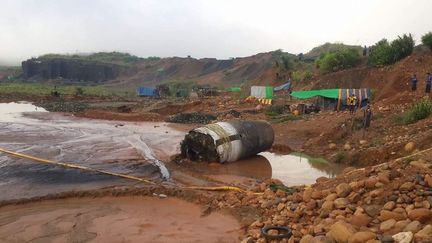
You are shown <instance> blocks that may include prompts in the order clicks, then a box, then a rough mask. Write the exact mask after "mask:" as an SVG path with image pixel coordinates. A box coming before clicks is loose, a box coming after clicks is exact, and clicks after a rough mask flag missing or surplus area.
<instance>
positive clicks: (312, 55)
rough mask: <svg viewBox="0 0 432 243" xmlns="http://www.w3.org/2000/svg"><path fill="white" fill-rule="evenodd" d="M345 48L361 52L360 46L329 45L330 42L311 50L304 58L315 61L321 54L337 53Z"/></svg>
mask: <svg viewBox="0 0 432 243" xmlns="http://www.w3.org/2000/svg"><path fill="white" fill-rule="evenodd" d="M347 48H353V49H357V50H358V51H361V50H362V47H361V46H354V45H345V44H343V43H330V42H327V43H324V44H322V45H320V46H317V47H314V48H313V49H312V50H310V51H309V52H308V53H306V54H305V55H304V56H305V58H307V59H316V58H318V57H319V56H320V55H321V54H324V53H327V52H334V51H339V50H342V49H347Z"/></svg>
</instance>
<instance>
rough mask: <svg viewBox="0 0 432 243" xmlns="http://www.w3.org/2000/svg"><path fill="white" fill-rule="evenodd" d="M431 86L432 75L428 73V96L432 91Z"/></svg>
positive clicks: (426, 90)
mask: <svg viewBox="0 0 432 243" xmlns="http://www.w3.org/2000/svg"><path fill="white" fill-rule="evenodd" d="M431 84H432V75H431V74H430V73H427V76H426V89H425V92H426V93H427V94H429V93H430V91H431Z"/></svg>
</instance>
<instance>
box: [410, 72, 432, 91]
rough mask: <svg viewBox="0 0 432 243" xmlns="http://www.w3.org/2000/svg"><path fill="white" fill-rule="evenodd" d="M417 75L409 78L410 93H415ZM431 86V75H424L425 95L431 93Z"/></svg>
mask: <svg viewBox="0 0 432 243" xmlns="http://www.w3.org/2000/svg"><path fill="white" fill-rule="evenodd" d="M417 82H418V80H417V75H416V74H413V76H412V77H411V90H412V91H416V90H417ZM431 85H432V74H431V73H427V74H426V87H425V92H426V93H427V94H429V93H430V91H431Z"/></svg>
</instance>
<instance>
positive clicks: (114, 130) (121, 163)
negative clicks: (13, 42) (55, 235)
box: [0, 102, 343, 200]
mask: <svg viewBox="0 0 432 243" xmlns="http://www.w3.org/2000/svg"><path fill="white" fill-rule="evenodd" d="M184 135H185V130H184V129H183V130H181V129H180V130H179V129H177V128H176V129H174V128H172V127H171V125H169V124H167V123H151V122H145V123H142V122H141V123H140V122H118V121H105V120H94V119H84V118H76V117H74V116H73V115H70V114H61V113H51V112H46V110H45V109H43V108H41V107H37V106H34V105H32V104H30V103H26V102H18V103H0V148H3V149H7V150H12V151H16V152H20V153H24V154H29V155H33V156H37V157H41V158H46V159H50V160H54V161H61V162H69V163H72V164H77V165H83V166H87V167H91V168H95V169H100V170H106V171H110V172H115V173H122V174H128V175H133V176H137V177H143V178H147V179H152V180H156V181H161V178H167V177H169V176H170V172H169V171H168V170H167V168H166V167H165V165H164V163H163V162H162V161H168V160H169V157H170V156H171V155H173V154H176V153H178V151H179V144H180V141H181V140H182V139H183V138H184ZM195 167H196V168H195ZM342 169H343V167H341V166H338V165H335V164H331V163H328V162H326V161H324V160H321V159H314V158H310V157H307V156H304V155H300V154H291V155H277V154H273V153H269V152H263V153H260V154H259V155H258V156H255V157H252V158H248V159H245V160H242V161H237V162H233V163H228V164H224V165H220V164H217V165H216V166H214V165H208V164H207V163H196V164H195V165H193V167H192V168H191V170H195V171H198V172H199V173H200V174H202V175H208V176H209V177H210V178H213V179H216V180H218V181H222V182H226V183H233V184H238V183H242V182H244V181H245V180H251V179H268V178H277V179H279V180H281V181H282V182H284V183H285V184H286V185H289V186H291V185H300V184H311V183H313V182H315V180H316V179H317V178H318V177H322V176H325V177H333V176H335V175H337V174H338V173H340V171H341V170H342ZM122 185H127V186H129V185H136V182H134V181H130V180H125V179H119V178H116V177H112V176H108V175H103V174H97V173H90V172H83V171H80V170H76V169H67V168H63V167H58V166H52V165H47V164H41V163H37V162H34V161H29V160H28V159H22V158H17V157H11V156H9V155H6V154H3V153H0V200H7V199H17V198H27V197H33V196H42V195H46V194H49V193H57V192H64V191H70V190H88V189H97V188H103V187H112V186H122Z"/></svg>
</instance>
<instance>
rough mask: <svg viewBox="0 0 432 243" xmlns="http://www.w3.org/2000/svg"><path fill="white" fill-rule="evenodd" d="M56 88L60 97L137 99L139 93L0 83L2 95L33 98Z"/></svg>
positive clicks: (101, 88)
mask: <svg viewBox="0 0 432 243" xmlns="http://www.w3.org/2000/svg"><path fill="white" fill-rule="evenodd" d="M54 86H56V89H57V92H59V93H60V95H81V96H86V95H87V96H101V97H102V96H117V97H136V96H137V93H136V91H134V90H131V89H119V88H109V87H105V86H102V85H97V86H77V85H52V84H34V83H15V82H14V83H0V95H1V94H24V95H32V96H47V95H51V92H52V91H54Z"/></svg>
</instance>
